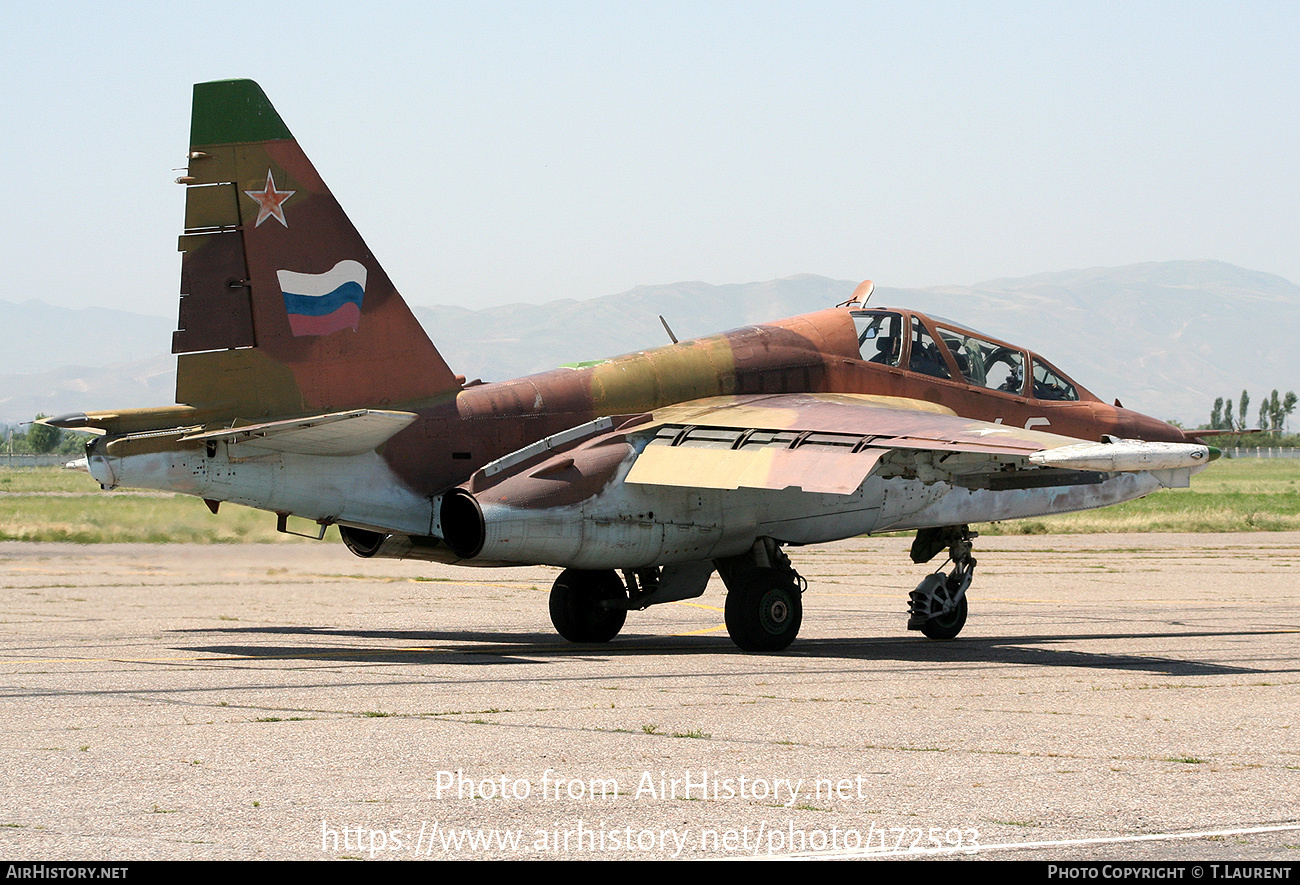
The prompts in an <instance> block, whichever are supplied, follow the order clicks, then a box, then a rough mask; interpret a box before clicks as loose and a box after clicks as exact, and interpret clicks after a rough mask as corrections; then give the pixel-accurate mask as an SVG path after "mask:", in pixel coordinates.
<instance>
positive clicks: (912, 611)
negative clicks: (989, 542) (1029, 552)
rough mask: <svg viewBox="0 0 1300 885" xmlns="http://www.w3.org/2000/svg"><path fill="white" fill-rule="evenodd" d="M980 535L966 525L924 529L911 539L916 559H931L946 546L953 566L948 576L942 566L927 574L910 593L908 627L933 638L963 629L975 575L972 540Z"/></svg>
mask: <svg viewBox="0 0 1300 885" xmlns="http://www.w3.org/2000/svg"><path fill="white" fill-rule="evenodd" d="M978 535H979V533H978V532H972V531H971V530H970V528H969V527H968V526H964V525H962V526H944V527H943V528H935V529H921V530H920V531H918V532H917V533H916V540H915V541H913V542H912V561H913V562H916V563H922V562H929V561H930V560H931V559H933V558H934V557H935V554H937V553H939V552H940V551H941V550H943V548H944V547H947V548H948V562H952V564H953V569H952V573H951V574H947V575H945V574H944V573H943V567H942V566H940V568H939V571H937V572H935V573H934V574H932V575H926V576H925V578H923V579H922V581H921V583H919V584H917V585H916V589H915V590H913V591H912V592H911V593H910V594H908V609H909V615H910V616H909V617H908V619H907V629H909V630H920V631H921V632H922V633H923V634H925V635H926V636H927V637H929V638H930V639H953V638H955V637H956V636H957V634H958V633H960V632H961V628H962V627H964V626H965V625H966V588H968V587H969V586H970V582H971V578H972V577H974V575H975V557H973V556H971V541H973V540H974V539H975V538H976V537H978ZM944 564H945V565H946V564H947V562H945V563H944Z"/></svg>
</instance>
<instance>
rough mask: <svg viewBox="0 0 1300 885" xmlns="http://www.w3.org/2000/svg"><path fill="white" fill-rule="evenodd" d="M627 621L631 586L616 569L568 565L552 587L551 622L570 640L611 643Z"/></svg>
mask: <svg viewBox="0 0 1300 885" xmlns="http://www.w3.org/2000/svg"><path fill="white" fill-rule="evenodd" d="M626 620H627V588H626V587H624V586H623V581H622V579H620V578H619V576H618V573H617V572H615V571H614V570H613V569H606V570H604V571H587V570H584V569H576V568H566V569H565V570H564V571H562V572H560V576H559V577H558V578H556V579H555V584H554V585H552V586H551V623H552V624H554V625H555V629H556V630H557V631H559V634H560V635H561V636H563V637H564V638H565V639H567V640H569V641H570V642H609V641H610V640H611V639H613V638H614V637H615V636H617V635H618V631H619V630H622V629H623V622H624V621H626Z"/></svg>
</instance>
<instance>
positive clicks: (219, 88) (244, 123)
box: [190, 80, 293, 145]
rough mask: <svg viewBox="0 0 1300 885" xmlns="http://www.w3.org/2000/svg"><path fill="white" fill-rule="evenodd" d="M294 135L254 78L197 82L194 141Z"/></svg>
mask: <svg viewBox="0 0 1300 885" xmlns="http://www.w3.org/2000/svg"><path fill="white" fill-rule="evenodd" d="M288 138H293V135H292V134H291V133H290V132H289V127H288V126H286V125H285V124H284V120H282V119H281V118H280V115H279V113H277V112H276V110H275V108H274V107H273V106H272V105H271V101H270V99H268V98H267V97H266V93H265V92H263V91H262V87H261V86H259V85H258V84H257V83H256V82H255V81H253V80H213V81H209V82H207V83H195V84H194V107H193V113H192V114H191V116H190V144H192V145H214V144H240V143H245V142H256V141H274V140H277V139H288Z"/></svg>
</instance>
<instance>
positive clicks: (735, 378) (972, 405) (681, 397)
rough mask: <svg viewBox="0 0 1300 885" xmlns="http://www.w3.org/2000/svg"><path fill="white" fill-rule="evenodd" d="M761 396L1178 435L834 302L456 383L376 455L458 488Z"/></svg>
mask: <svg viewBox="0 0 1300 885" xmlns="http://www.w3.org/2000/svg"><path fill="white" fill-rule="evenodd" d="M882 315H889V316H892V317H896V318H897V320H896V321H897V322H898V323H899V324H900V329H899V331H900V333H901V334H902V336H903V338H902V340H901V345H900V347H899V349H898V351H897V352H896V353H895V354H894V355H893V359H892V360H890V361H887V362H876V361H873V360H872V359H871V357H873V356H875V353H873V352H871V351H870V350H869V348H868V345H867V344H865V343H864V342H863V341H862V340H860V337H859V332H858V330H859V327H860V326H861V325H862V324H863V321H864V318H865V319H867V320H871V319H874V318H877V317H880V316H882ZM918 333H923V334H918ZM957 334H960V335H962V336H964V337H965V338H967V339H969V338H971V337H975V336H978V338H977V340H979V341H987V342H989V343H991V344H992V345H994V346H995V347H996V348H999V349H1000V351H999V352H1005V353H1012V354H1019V355H1020V357H1019V359H1020V360H1021V365H1022V366H1023V370H1022V378H1024V379H1026V380H1024V381H1023V382H1022V383H1021V384H1020V385H1019V386H1018V387H1016V386H1015V385H1009V386H1012V387H1016V389H1011V390H1006V389H999V387H997V386H988V385H987V384H979V383H975V382H973V381H972V380H970V376H971V373H970V369H969V366H967V367H966V369H967V371H966V373H965V374H964V373H963V365H962V363H961V362H960V361H959V359H958V357H957V356H955V355H954V354H953V353H952V349H951V348H950V346H949V343H950V342H951V341H953V340H955V336H956V335H957ZM926 336H928V341H929V346H930V347H933V348H934V350H933V351H930V352H929V353H928V356H927V358H925V359H923V358H922V357H921V355H920V353H919V351H920V348H921V347H922V346H923V345H922V344H921V343H920V341H925V340H926ZM913 339H919V341H918V340H913ZM936 356H937V357H939V358H940V360H941V362H939V361H936V360H935V359H934V358H935V357H936ZM1040 367H1041V368H1040ZM941 369H942V374H940V370H941ZM1036 371H1038V372H1039V373H1040V374H1044V373H1050V374H1047V375H1046V377H1050V378H1051V379H1053V380H1054V381H1059V382H1060V383H1059V384H1052V385H1046V384H1044V383H1041V382H1039V383H1035V381H1034V378H1035V372H1036ZM975 377H978V376H975ZM1001 386H1008V385H1006V384H1003V385H1001ZM761 393H774V394H778V393H861V394H874V395H880V396H895V397H903V398H907V399H914V400H923V401H926V402H929V403H934V404H936V405H939V406H942V407H944V408H946V409H950V410H951V411H952V412H953V413H954V414H957V415H961V416H962V417H966V418H976V419H979V420H981V421H988V422H991V423H999V424H1008V425H1013V426H1016V427H1027V428H1030V429H1036V430H1044V431H1048V432H1050V433H1056V434H1060V435H1062V436H1069V437H1074V438H1076V439H1082V440H1090V441H1098V440H1100V439H1102V438H1103V437H1105V436H1116V437H1121V438H1126V439H1142V440H1147V441H1169V442H1181V441H1183V435H1182V432H1181V431H1180V430H1178V429H1177V428H1175V427H1173V426H1171V425H1169V424H1166V423H1165V422H1163V421H1158V420H1156V419H1154V418H1151V417H1149V416H1146V415H1142V414H1140V413H1138V412H1134V411H1131V410H1128V409H1124V408H1121V407H1119V406H1112V405H1109V404H1107V403H1105V402H1103V401H1101V400H1100V399H1099V398H1098V397H1096V396H1095V395H1093V394H1092V393H1091V392H1089V391H1088V390H1086V389H1085V388H1084V387H1082V386H1081V385H1079V384H1077V383H1076V382H1074V381H1073V380H1071V379H1070V378H1069V377H1068V376H1065V375H1064V374H1063V373H1061V372H1060V371H1059V370H1057V369H1055V367H1053V366H1051V364H1049V363H1047V362H1046V361H1045V360H1043V359H1042V358H1041V357H1040V356H1038V355H1037V354H1034V353H1032V352H1030V351H1027V350H1024V349H1022V348H1019V347H1017V346H1015V345H1011V344H1008V343H1006V342H1003V341H1000V340H997V339H992V338H988V337H987V336H983V335H979V333H973V332H970V330H966V329H964V328H963V327H960V326H957V325H955V324H949V323H941V322H936V321H935V320H933V319H931V318H930V317H927V316H925V315H923V314H920V313H916V312H914V311H907V310H871V311H867V310H850V309H847V308H833V309H829V310H823V311H818V312H816V313H811V314H804V315H802V316H797V317H792V318H790V319H786V320H781V321H778V322H775V323H771V324H764V325H758V326H747V327H744V328H740V329H736V330H734V331H730V332H725V333H722V334H719V335H713V336H709V337H705V338H699V339H695V340H693V341H683V342H681V343H678V344H673V345H668V346H665V347H659V348H655V349H651V350H646V351H641V352H638V353H632V354H627V355H624V356H619V357H614V358H612V359H609V360H605V361H602V362H598V363H594V364H588V365H582V366H579V367H575V368H559V369H553V370H551V371H548V372H543V373H540V374H537V375H530V376H527V377H524V378H518V379H515V380H512V381H503V382H498V383H492V384H476V385H473V386H469V387H466V388H465V389H463V390H462V391H460V392H459V393H458V394H457V395H456V396H455V398H454V399H452V400H446V401H442V402H439V403H437V404H433V405H430V406H427V407H424V408H420V409H417V411H419V413H420V416H421V417H420V420H419V421H417V422H416V423H415V424H414V425H413V426H412V427H411V428H410V429H409V430H407V431H406V432H404V433H403V434H400V435H399V436H397V437H395V438H394V439H393V440H392V441H390V443H389V444H388V446H387V448H386V449H385V450H384V458H385V460H386V461H388V462H389V463H390V464H391V465H392V466H393V469H394V470H395V472H397V473H398V475H400V476H401V477H402V478H403V480H404V481H405V482H407V483H408V484H410V485H411V486H412V488H414V489H416V490H417V491H419V492H421V493H424V494H435V493H437V492H440V491H442V490H445V489H447V488H451V487H453V486H456V485H460V484H461V483H463V482H465V481H466V480H467V479H468V478H469V477H470V476H471V475H472V474H473V472H474V471H475V470H476V469H478V468H479V467H481V466H482V465H484V464H486V463H489V462H491V461H494V460H496V459H497V458H499V457H501V456H503V455H506V454H508V453H510V452H513V451H516V450H517V449H520V448H522V447H523V446H525V445H528V444H529V443H532V442H534V441H536V440H539V439H542V438H544V437H547V436H549V435H551V434H554V433H559V432H561V431H563V430H565V429H567V428H570V427H574V426H577V425H579V424H582V423H584V422H586V421H590V420H592V419H594V418H598V417H602V416H607V415H637V414H642V413H646V412H651V411H654V410H655V409H661V408H664V407H665V406H669V405H673V404H676V403H681V402H688V401H691V400H695V399H701V398H704V397H710V396H731V395H745V394H761ZM1049 394H1050V395H1051V396H1053V397H1058V398H1048V395H1049Z"/></svg>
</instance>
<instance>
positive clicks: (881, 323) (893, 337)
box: [853, 311, 903, 366]
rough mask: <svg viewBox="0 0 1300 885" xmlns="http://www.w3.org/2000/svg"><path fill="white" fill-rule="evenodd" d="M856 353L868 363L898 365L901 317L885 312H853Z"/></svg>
mask: <svg viewBox="0 0 1300 885" xmlns="http://www.w3.org/2000/svg"><path fill="white" fill-rule="evenodd" d="M853 323H854V325H855V326H856V327H857V330H858V352H859V353H860V354H861V355H862V358H863V359H864V360H866V361H867V362H869V363H880V364H881V365H885V366H896V365H898V358H899V356H900V355H901V354H902V352H903V316H902V314H897V313H889V312H887V311H855V312H854V313H853Z"/></svg>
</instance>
